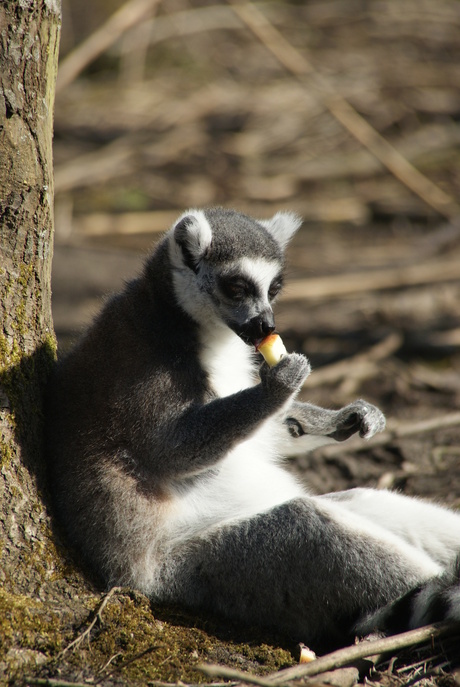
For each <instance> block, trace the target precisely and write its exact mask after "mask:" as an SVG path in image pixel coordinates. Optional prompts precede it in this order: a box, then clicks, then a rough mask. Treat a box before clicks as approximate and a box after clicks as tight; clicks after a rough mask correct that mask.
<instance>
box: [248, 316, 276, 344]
mask: <svg viewBox="0 0 460 687" xmlns="http://www.w3.org/2000/svg"><path fill="white" fill-rule="evenodd" d="M253 324H254V329H255V330H256V334H257V336H258V338H261V339H263V338H264V337H266V336H268V334H271V333H272V332H274V331H275V320H274V318H273V313H272V312H267V313H262V314H261V315H259V316H258V317H255V318H254V320H253Z"/></svg>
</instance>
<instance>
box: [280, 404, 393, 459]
mask: <svg viewBox="0 0 460 687" xmlns="http://www.w3.org/2000/svg"><path fill="white" fill-rule="evenodd" d="M284 424H285V425H286V428H287V433H288V436H290V437H291V440H290V441H289V445H288V449H287V451H288V452H294V453H301V452H304V451H306V450H309V449H312V448H315V447H316V446H322V445H324V444H329V443H334V442H336V441H344V440H345V439H348V438H349V437H351V436H352V435H353V434H355V433H356V432H358V433H359V436H361V437H363V438H364V439H369V438H370V437H372V436H374V434H376V433H377V432H381V431H382V430H383V429H385V417H384V415H383V413H382V412H381V411H380V410H379V409H378V408H376V407H375V406H373V405H372V404H371V403H367V402H366V401H362V400H359V401H355V402H354V403H350V404H349V405H347V406H345V407H344V408H341V409H340V410H327V409H325V408H319V407H318V406H315V405H313V404H311V403H300V402H298V401H295V402H293V403H292V405H291V406H290V407H289V409H288V411H287V413H286V417H285V419H284Z"/></svg>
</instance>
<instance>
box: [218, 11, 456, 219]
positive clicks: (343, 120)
mask: <svg viewBox="0 0 460 687" xmlns="http://www.w3.org/2000/svg"><path fill="white" fill-rule="evenodd" d="M228 2H229V4H230V5H231V6H232V8H233V9H234V11H235V13H236V14H237V15H238V16H239V17H240V19H242V20H243V21H244V23H245V24H246V26H247V27H248V28H249V29H250V30H251V31H252V32H253V33H254V35H255V36H257V38H258V39H259V40H260V41H261V42H262V43H263V45H265V47H266V48H267V49H268V50H269V51H270V52H271V53H272V55H274V56H275V57H276V58H277V60H278V61H279V62H280V64H282V65H283V66H284V67H285V69H286V70H287V71H288V72H290V73H291V74H292V75H293V76H295V77H297V78H300V79H301V80H303V79H304V78H305V77H306V76H308V77H310V80H313V83H314V85H315V87H316V88H317V98H318V99H320V100H321V102H322V103H323V105H324V106H325V107H326V108H327V109H328V110H329V112H330V113H331V114H332V115H333V116H334V117H335V119H336V120H337V121H338V122H340V124H342V126H343V127H345V128H346V129H347V131H349V133H351V134H352V135H353V136H354V137H355V138H356V140H358V141H359V142H360V143H361V144H362V145H363V146H365V147H366V148H367V149H368V150H369V151H370V152H371V153H372V154H373V155H374V156H375V157H376V158H377V159H378V160H380V162H381V163H382V164H383V165H384V166H385V167H386V168H387V169H388V170H389V171H390V172H391V173H392V174H393V175H394V176H395V177H396V178H397V179H399V180H400V181H401V182H402V183H403V184H404V185H405V186H407V188H409V189H410V190H411V191H412V192H413V193H416V194H417V195H418V196H419V197H420V198H421V199H422V200H423V201H424V202H425V203H427V204H428V205H429V206H430V207H432V208H434V209H435V210H436V211H437V212H439V214H441V215H442V216H443V217H447V218H449V219H453V218H454V217H457V216H458V215H460V206H458V205H457V203H456V202H455V201H454V200H453V199H452V198H451V197H450V196H449V195H448V194H447V193H445V192H444V191H443V190H442V189H441V188H439V187H438V186H436V184H434V183H433V182H432V181H431V180H430V179H428V178H427V177H426V176H425V175H424V174H422V173H421V172H419V171H418V169H416V168H415V167H414V166H413V165H411V163H410V162H408V160H406V158H405V157H404V156H403V155H401V153H400V152H399V151H398V150H396V148H394V147H393V146H392V145H391V144H390V143H389V142H388V141H387V140H386V139H385V138H383V136H381V135H380V134H379V133H378V132H377V131H376V130H375V129H374V128H373V127H372V126H371V125H370V124H369V123H368V122H367V120H365V119H364V117H362V116H361V115H360V114H358V112H357V111H356V110H355V109H354V108H353V107H352V106H351V105H350V103H349V102H348V101H347V100H346V99H345V98H343V97H342V96H340V95H339V94H338V93H331V91H330V89H329V87H328V85H327V83H326V82H325V81H324V79H322V78H321V76H320V75H319V74H318V72H317V71H316V70H315V69H314V67H313V65H312V64H311V63H310V62H309V61H308V60H307V59H306V58H305V57H304V56H303V55H302V54H301V53H300V52H299V51H298V50H297V49H296V48H295V47H294V46H293V45H291V43H289V41H287V40H286V38H285V37H284V36H283V35H282V34H281V33H280V32H279V31H278V29H276V28H275V27H274V26H273V24H272V23H271V22H270V21H269V20H268V19H267V17H266V16H265V15H264V14H262V12H261V11H260V10H259V9H258V8H257V7H255V6H254V5H253V4H252V3H251V2H243V3H241V2H240V1H239V0H228Z"/></svg>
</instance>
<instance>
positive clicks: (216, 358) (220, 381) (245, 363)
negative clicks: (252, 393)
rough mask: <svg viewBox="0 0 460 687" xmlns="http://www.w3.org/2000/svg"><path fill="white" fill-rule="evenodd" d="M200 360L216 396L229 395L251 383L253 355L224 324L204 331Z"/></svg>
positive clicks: (252, 382)
mask: <svg viewBox="0 0 460 687" xmlns="http://www.w3.org/2000/svg"><path fill="white" fill-rule="evenodd" d="M201 345H202V348H201V352H200V362H201V365H202V366H203V369H204V370H205V372H206V373H207V375H208V379H209V384H210V386H211V388H212V389H213V391H214V392H215V393H216V394H217V395H218V396H221V397H222V396H229V395H230V394H234V393H236V392H237V391H241V390H242V389H247V388H248V387H249V386H252V385H253V384H254V354H253V353H252V351H251V348H250V347H249V346H248V345H247V344H245V343H244V342H243V341H241V339H240V338H239V337H238V336H237V335H236V334H234V333H233V332H232V331H231V330H230V329H228V328H227V327H225V328H224V327H213V329H212V330H208V331H207V332H203V334H202V339H201Z"/></svg>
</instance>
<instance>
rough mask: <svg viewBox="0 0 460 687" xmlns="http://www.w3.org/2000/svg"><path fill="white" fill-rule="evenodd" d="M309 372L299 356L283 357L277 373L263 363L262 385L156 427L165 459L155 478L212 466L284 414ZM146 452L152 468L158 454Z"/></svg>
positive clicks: (156, 438) (190, 410) (156, 439)
mask: <svg viewBox="0 0 460 687" xmlns="http://www.w3.org/2000/svg"><path fill="white" fill-rule="evenodd" d="M309 372H310V364H309V362H308V360H307V358H305V356H303V355H300V354H297V353H293V354H290V355H287V356H285V357H284V358H283V360H282V361H281V362H280V363H279V364H278V365H277V366H276V367H273V368H269V367H268V365H266V364H265V363H264V364H263V365H262V367H261V370H260V377H261V382H260V383H259V384H257V385H255V386H253V387H249V388H248V389H243V390H242V391H239V392H237V393H235V394H231V395H230V396H225V397H223V398H216V399H214V400H212V401H210V402H208V403H204V404H194V405H192V406H190V407H189V408H187V409H185V410H184V411H183V412H182V413H181V414H180V415H179V417H178V418H177V419H175V420H174V421H173V422H172V423H164V425H163V427H162V428H159V429H158V428H156V429H155V430H154V435H153V436H152V441H151V447H154V446H155V445H156V446H161V454H162V455H161V456H160V457H161V460H158V461H156V463H155V465H154V469H155V475H156V477H158V478H160V479H161V478H163V479H168V478H169V477H174V478H177V477H178V478H183V477H187V476H193V475H196V474H199V473H200V472H202V471H204V470H206V469H209V468H212V467H214V465H216V464H217V463H218V462H219V460H220V459H221V458H223V457H224V456H225V455H226V454H227V453H228V452H229V451H230V450H231V449H232V448H234V447H235V446H236V445H238V444H239V443H241V442H243V441H245V440H246V439H247V438H248V437H249V436H250V435H251V434H252V433H253V432H254V431H256V430H257V429H258V428H259V427H260V426H261V424H262V423H263V422H264V421H265V420H266V419H268V418H269V417H271V416H275V415H277V414H278V413H280V411H282V409H283V406H285V405H286V404H287V403H289V400H290V398H292V397H293V395H294V394H295V393H296V392H297V391H298V389H299V388H300V386H301V385H302V382H303V381H304V379H305V377H306V376H307V375H308V374H309ZM145 447H146V448H147V453H148V455H146V456H145V459H144V464H145V465H148V461H151V460H152V454H153V455H154V454H155V449H154V448H153V449H152V448H150V446H149V445H146V446H145ZM136 453H137V455H139V452H138V451H136ZM152 467H153V465H152Z"/></svg>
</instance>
